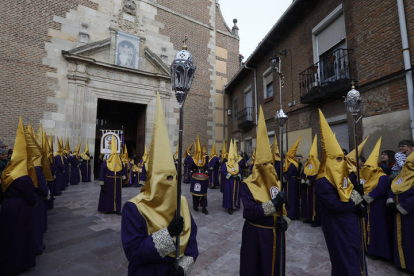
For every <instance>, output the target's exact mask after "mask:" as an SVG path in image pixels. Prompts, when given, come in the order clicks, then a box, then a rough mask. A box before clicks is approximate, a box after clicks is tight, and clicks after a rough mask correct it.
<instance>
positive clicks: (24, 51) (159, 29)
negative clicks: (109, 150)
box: [0, 0, 240, 157]
mask: <svg viewBox="0 0 414 276" xmlns="http://www.w3.org/2000/svg"><path fill="white" fill-rule="evenodd" d="M1 9H2V11H3V16H2V17H3V18H4V19H3V20H2V22H1V23H0V25H1V28H0V29H1V31H0V32H1V36H2V37H3V38H4V39H3V43H2V44H3V45H2V47H1V48H2V51H0V69H1V70H2V74H1V75H0V79H1V82H2V83H3V85H2V86H3V87H2V90H3V93H2V94H3V95H5V99H6V100H5V101H4V102H3V104H2V108H1V109H2V111H3V114H4V115H3V119H2V121H1V122H0V124H1V129H2V135H1V139H3V140H5V142H6V143H7V144H9V145H13V142H14V141H13V140H12V139H13V137H14V134H15V130H16V127H17V122H18V116H22V119H23V122H24V123H25V124H27V123H28V122H29V121H30V122H31V123H32V125H34V127H35V128H36V127H37V125H38V124H39V123H40V122H41V123H42V124H43V127H44V128H45V129H46V132H47V133H48V134H50V133H51V134H52V135H53V136H54V137H56V136H58V137H59V138H64V139H67V138H68V139H69V141H70V144H71V145H75V144H77V143H78V142H79V141H80V140H82V144H83V146H82V148H83V147H84V145H85V143H86V141H88V142H89V147H90V149H91V151H92V154H95V155H96V154H97V153H95V152H94V151H95V150H97V149H98V147H99V139H100V136H101V132H100V131H101V129H120V128H123V130H124V133H125V140H126V143H127V145H128V147H131V148H132V150H133V151H135V153H136V155H137V157H140V156H141V155H142V153H143V150H144V145H145V144H146V145H149V143H150V140H151V133H152V127H153V120H154V114H155V98H156V92H157V91H158V92H159V93H160V96H161V99H162V103H163V105H164V113H165V116H166V123H167V127H168V131H169V135H170V141H171V143H172V144H173V145H172V148H173V149H175V145H176V144H177V140H178V115H179V113H178V104H177V102H176V99H175V96H174V93H173V91H171V81H170V69H169V67H170V64H171V63H172V61H173V59H174V56H175V54H176V52H177V51H179V50H181V46H182V43H183V40H184V38H185V37H187V38H188V40H187V46H188V51H189V52H190V53H191V54H192V55H193V58H194V64H195V65H196V66H197V70H196V75H195V79H194V81H193V85H192V89H191V91H190V93H189V95H188V97H187V100H186V103H185V111H184V147H187V146H188V145H189V144H190V143H191V142H193V141H194V139H195V137H196V135H197V134H198V135H200V138H201V139H202V142H204V143H206V144H207V147H208V148H211V147H212V145H213V143H214V142H215V141H216V142H217V148H220V147H221V145H220V143H221V142H222V140H223V138H224V137H223V136H224V133H223V131H222V129H223V126H224V121H223V116H222V114H223V110H224V106H223V102H224V101H223V93H222V87H223V85H224V84H225V83H226V82H227V81H228V80H229V79H230V78H231V77H232V76H233V75H234V74H235V73H236V72H237V71H238V69H239V64H240V62H239V36H238V28H237V26H236V24H235V23H234V26H233V28H230V27H228V26H227V25H226V23H225V21H224V19H223V16H222V14H221V11H220V6H219V4H218V1H216V0H207V1H204V0H199V1H189V0H188V1H187V0H185V1H183V0H175V1H172V0H73V1H66V0H65V1H64V0H60V1H51V0H50V1H29V2H27V3H25V4H22V3H19V2H16V1H13V0H6V1H2V4H1ZM55 148H56V145H55Z"/></svg>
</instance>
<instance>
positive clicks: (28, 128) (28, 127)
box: [27, 122, 35, 136]
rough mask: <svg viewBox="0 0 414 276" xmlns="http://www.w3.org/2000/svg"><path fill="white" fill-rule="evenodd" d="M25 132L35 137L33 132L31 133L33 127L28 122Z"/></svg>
mask: <svg viewBox="0 0 414 276" xmlns="http://www.w3.org/2000/svg"><path fill="white" fill-rule="evenodd" d="M27 131H28V132H29V133H30V134H31V135H32V136H35V134H34V131H33V127H32V124H31V123H30V122H29V124H28V125H27Z"/></svg>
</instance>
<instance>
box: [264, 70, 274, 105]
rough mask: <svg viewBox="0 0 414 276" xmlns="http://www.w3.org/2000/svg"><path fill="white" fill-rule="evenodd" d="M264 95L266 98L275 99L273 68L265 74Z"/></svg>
mask: <svg viewBox="0 0 414 276" xmlns="http://www.w3.org/2000/svg"><path fill="white" fill-rule="evenodd" d="M263 94H264V98H265V99H268V98H271V97H273V71H272V68H269V69H267V70H266V71H265V72H264V73H263Z"/></svg>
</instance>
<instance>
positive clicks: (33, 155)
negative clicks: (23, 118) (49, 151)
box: [24, 129, 42, 187]
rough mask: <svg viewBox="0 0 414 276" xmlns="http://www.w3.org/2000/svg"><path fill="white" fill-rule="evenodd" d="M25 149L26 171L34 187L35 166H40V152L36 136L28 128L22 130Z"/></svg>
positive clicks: (35, 180)
mask: <svg viewBox="0 0 414 276" xmlns="http://www.w3.org/2000/svg"><path fill="white" fill-rule="evenodd" d="M24 135H25V138H26V145H27V146H26V149H27V171H28V173H29V176H30V178H31V179H32V180H33V183H34V185H35V187H38V182H37V175H36V169H35V166H36V167H41V166H42V153H41V148H40V146H39V145H38V144H37V143H36V138H35V137H34V136H33V135H32V134H30V133H29V131H28V129H27V130H26V131H25V132H24Z"/></svg>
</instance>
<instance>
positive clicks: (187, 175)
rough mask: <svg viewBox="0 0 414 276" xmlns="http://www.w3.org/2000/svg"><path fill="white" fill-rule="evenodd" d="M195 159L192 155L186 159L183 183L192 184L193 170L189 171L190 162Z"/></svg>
mask: <svg viewBox="0 0 414 276" xmlns="http://www.w3.org/2000/svg"><path fill="white" fill-rule="evenodd" d="M192 159H193V158H192V157H191V155H187V156H186V158H185V159H184V180H183V183H190V182H191V170H190V169H189V166H188V165H189V164H190V160H192Z"/></svg>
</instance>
